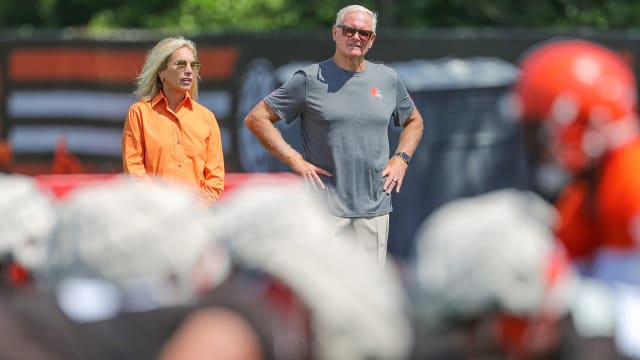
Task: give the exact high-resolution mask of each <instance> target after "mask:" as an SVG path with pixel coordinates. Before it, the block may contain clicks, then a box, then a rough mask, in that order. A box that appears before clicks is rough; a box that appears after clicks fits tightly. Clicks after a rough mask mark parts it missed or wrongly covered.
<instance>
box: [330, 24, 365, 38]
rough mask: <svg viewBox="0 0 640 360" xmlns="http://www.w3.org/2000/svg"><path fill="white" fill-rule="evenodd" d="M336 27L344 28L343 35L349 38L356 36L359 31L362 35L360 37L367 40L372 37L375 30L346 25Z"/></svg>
mask: <svg viewBox="0 0 640 360" xmlns="http://www.w3.org/2000/svg"><path fill="white" fill-rule="evenodd" d="M336 27H337V28H338V29H340V30H342V35H343V36H346V37H348V38H351V37H354V36H355V35H356V33H358V35H360V39H362V40H364V41H367V40H369V39H370V38H371V35H373V31H371V30H362V29H356V28H352V27H350V26H345V25H336Z"/></svg>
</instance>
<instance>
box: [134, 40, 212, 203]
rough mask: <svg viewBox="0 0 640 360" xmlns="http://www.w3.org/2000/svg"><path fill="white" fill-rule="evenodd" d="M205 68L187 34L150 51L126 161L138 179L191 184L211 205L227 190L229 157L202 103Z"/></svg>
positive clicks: (141, 77)
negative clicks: (226, 158) (202, 69)
mask: <svg viewBox="0 0 640 360" xmlns="http://www.w3.org/2000/svg"><path fill="white" fill-rule="evenodd" d="M200 67H201V64H200V62H199V61H198V52H197V50H196V45H195V43H193V42H192V41H190V40H187V39H185V38H183V37H179V36H178V37H168V38H165V39H163V40H160V41H159V42H158V43H157V44H156V45H155V46H154V47H153V48H152V49H151V50H150V51H149V52H148V53H147V57H146V61H145V63H144V66H143V68H142V72H141V73H140V74H139V75H138V77H137V88H136V90H135V92H134V94H135V95H136V97H137V98H138V101H137V102H136V103H134V104H133V105H131V107H130V108H129V112H128V114H127V117H126V119H125V123H124V131H123V134H122V165H123V170H124V172H125V173H126V174H129V175H130V176H131V177H132V178H134V179H137V180H145V181H149V180H151V179H153V178H154V177H156V176H158V177H162V178H165V179H168V180H170V181H173V182H176V183H180V184H186V185H188V186H190V187H192V188H193V189H195V190H196V191H197V192H198V193H199V195H200V197H201V199H202V200H203V201H205V202H207V203H210V202H212V201H215V200H217V199H218V198H219V197H220V194H221V193H222V190H223V189H224V157H223V151H222V141H221V137H220V128H219V127H218V123H217V120H216V118H215V115H214V114H213V113H212V112H211V111H210V110H209V109H207V108H206V107H204V106H203V105H201V104H200V103H198V102H197V99H198V81H199V80H200V76H199V75H198V72H199V70H200Z"/></svg>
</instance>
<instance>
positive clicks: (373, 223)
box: [335, 214, 389, 264]
mask: <svg viewBox="0 0 640 360" xmlns="http://www.w3.org/2000/svg"><path fill="white" fill-rule="evenodd" d="M335 219H336V231H335V233H336V234H339V235H341V236H347V237H348V238H350V239H353V241H354V242H355V245H356V246H357V247H358V248H360V249H362V250H364V251H365V252H366V253H367V254H370V255H372V256H373V257H375V259H376V261H377V262H378V264H384V263H385V260H386V257H387V239H388V237H389V214H385V215H380V216H374V217H370V218H343V217H335Z"/></svg>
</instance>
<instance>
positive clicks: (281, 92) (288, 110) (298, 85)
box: [263, 70, 307, 123]
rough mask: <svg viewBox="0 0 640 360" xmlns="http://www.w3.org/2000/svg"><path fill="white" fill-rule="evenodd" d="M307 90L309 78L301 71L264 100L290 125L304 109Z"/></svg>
mask: <svg viewBox="0 0 640 360" xmlns="http://www.w3.org/2000/svg"><path fill="white" fill-rule="evenodd" d="M306 88H307V78H306V75H305V73H304V72H303V71H302V70H300V71H297V72H296V73H295V74H293V76H292V77H291V79H289V80H288V81H287V82H285V83H284V84H282V85H281V86H280V87H279V88H277V89H276V90H274V91H273V92H272V93H271V94H269V95H267V96H265V98H264V99H263V100H264V102H265V103H266V104H267V105H269V107H270V108H271V110H273V111H274V112H275V113H276V114H277V115H278V117H279V118H280V119H281V120H284V121H286V122H287V123H290V122H292V121H293V120H295V119H296V118H298V116H299V115H300V114H301V113H302V111H303V109H304V99H305V96H306V92H307V91H306Z"/></svg>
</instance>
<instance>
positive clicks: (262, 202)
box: [213, 184, 412, 360]
mask: <svg viewBox="0 0 640 360" xmlns="http://www.w3.org/2000/svg"><path fill="white" fill-rule="evenodd" d="M323 204H324V203H323V202H322V201H321V200H320V199H318V198H316V195H314V194H312V193H310V192H307V191H306V190H305V187H304V186H303V185H302V184H298V185H294V186H291V185H289V186H287V185H279V184H272V185H255V186H251V185H248V186H245V187H243V188H241V189H238V190H236V191H235V192H234V193H233V194H230V195H229V196H228V197H227V198H226V201H225V202H223V203H221V205H222V206H220V207H218V208H217V212H216V214H215V216H214V217H213V218H214V219H216V222H217V223H218V226H216V229H217V231H216V237H218V238H222V239H224V240H225V241H227V242H228V243H229V244H230V247H231V254H232V258H233V261H234V263H235V264H236V266H237V267H241V268H244V269H248V270H251V269H253V271H255V272H256V274H257V275H256V279H257V280H256V281H257V282H259V281H258V280H260V275H259V274H263V275H262V276H267V277H269V278H271V287H270V289H271V292H270V293H267V295H269V294H270V296H272V297H273V296H275V300H277V302H278V301H279V303H280V306H281V307H283V309H282V311H283V312H285V313H287V312H288V315H286V316H284V317H286V318H288V319H289V320H291V321H292V322H293V321H295V319H296V318H298V322H302V323H301V324H298V325H292V326H290V327H289V330H290V332H289V336H290V337H289V338H287V337H286V336H282V334H280V335H281V336H280V339H281V341H283V342H287V344H288V345H287V346H289V347H291V346H293V345H292V342H295V341H302V342H304V340H305V339H299V336H300V335H301V333H302V332H303V330H304V326H305V325H304V323H305V321H310V324H309V326H310V329H309V330H310V336H311V340H310V341H309V342H310V346H311V350H310V352H311V354H312V358H314V359H319V360H323V359H326V360H330V359H352V360H364V359H389V360H391V359H394V360H397V359H405V358H408V356H409V352H410V349H411V346H412V332H411V324H410V321H409V318H408V315H407V312H406V310H407V309H406V305H407V299H406V297H405V293H404V290H403V289H402V286H401V282H400V279H399V277H398V274H397V273H396V272H395V271H394V268H393V266H391V264H389V265H388V266H386V267H378V266H377V265H376V262H375V261H374V260H373V259H372V258H370V257H368V256H367V255H366V254H365V253H364V252H362V251H360V250H359V249H358V248H356V247H355V246H354V245H353V244H352V243H351V242H350V241H349V239H343V238H336V237H333V236H332V235H331V234H332V232H331V229H332V225H331V224H332V220H331V218H330V214H329V213H328V210H327V209H326V208H325V207H324V205H323ZM274 285H275V286H274ZM288 292H291V293H292V294H291V295H293V298H292V297H291V296H290V295H287V293H288ZM296 299H297V300H299V301H301V302H302V304H298V305H296V302H297V301H296ZM292 305H293V306H292ZM276 306H277V304H276ZM296 309H297V311H295V312H294V313H291V310H296ZM305 311H308V314H306V313H305ZM305 319H306V320H305ZM296 329H297V330H296ZM296 339H297V340H296ZM276 341H278V340H277V339H276ZM277 355H280V354H277ZM287 356H291V355H290V354H289V355H287V354H282V355H281V357H278V358H279V359H281V358H282V359H289V358H291V357H287ZM294 358H295V357H294ZM300 358H301V357H298V358H297V359H300Z"/></svg>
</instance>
